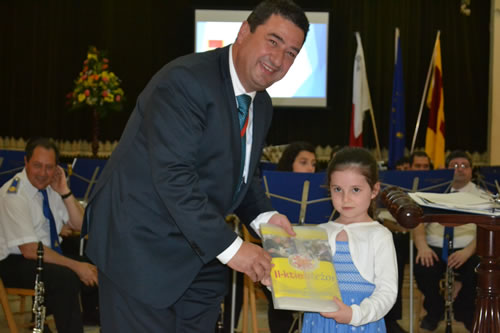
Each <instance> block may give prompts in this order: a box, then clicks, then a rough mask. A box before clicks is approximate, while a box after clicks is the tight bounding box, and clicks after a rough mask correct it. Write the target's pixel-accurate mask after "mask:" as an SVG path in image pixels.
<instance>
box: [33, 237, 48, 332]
mask: <svg viewBox="0 0 500 333" xmlns="http://www.w3.org/2000/svg"><path fill="white" fill-rule="evenodd" d="M36 253H37V264H36V277H35V299H34V301H33V313H34V315H35V326H34V327H33V333H43V324H44V322H45V305H44V298H43V297H44V296H43V295H44V294H45V287H44V285H43V281H42V272H43V244H42V242H38V250H37V252H36Z"/></svg>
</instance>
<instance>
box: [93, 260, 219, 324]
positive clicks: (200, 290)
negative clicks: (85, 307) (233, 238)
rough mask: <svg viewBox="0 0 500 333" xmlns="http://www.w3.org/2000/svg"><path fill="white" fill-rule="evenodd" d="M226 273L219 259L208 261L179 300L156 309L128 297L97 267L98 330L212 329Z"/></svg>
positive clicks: (217, 314) (217, 312)
mask: <svg viewBox="0 0 500 333" xmlns="http://www.w3.org/2000/svg"><path fill="white" fill-rule="evenodd" d="M226 273H227V271H226V269H225V267H223V266H222V264H221V263H220V262H218V261H215V260H214V261H212V262H211V263H209V264H207V265H205V267H204V268H203V269H202V271H201V272H200V273H199V274H198V276H197V277H196V278H195V280H194V281H193V282H192V284H191V286H190V287H189V288H188V289H187V290H186V291H185V292H184V294H183V295H182V296H181V298H180V299H179V300H177V301H176V302H175V303H174V304H172V305H171V306H169V307H166V308H162V309H158V308H154V307H152V306H151V305H149V304H145V303H143V302H141V301H139V300H138V299H136V298H134V297H132V296H131V295H130V294H129V293H128V292H127V291H125V290H123V289H121V288H120V287H119V286H117V285H116V284H115V282H114V281H112V280H110V279H109V278H107V277H106V275H104V274H103V273H102V272H101V271H99V303H100V310H101V329H102V332H103V333H115V332H120V333H127V332H130V333H136V332H155V333H156V332H158V333H159V332H166V333H167V332H168V333H193V332H196V333H213V332H214V327H215V324H216V322H217V317H218V316H219V313H220V304H221V303H222V300H223V298H224V293H225V290H226V283H225V281H226V279H225V274H226ZM173 274H174V272H173Z"/></svg>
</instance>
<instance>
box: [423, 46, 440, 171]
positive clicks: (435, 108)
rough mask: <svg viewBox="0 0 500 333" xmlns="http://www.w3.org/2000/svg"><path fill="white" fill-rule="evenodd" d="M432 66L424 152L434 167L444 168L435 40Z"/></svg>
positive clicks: (437, 49)
mask: <svg viewBox="0 0 500 333" xmlns="http://www.w3.org/2000/svg"><path fill="white" fill-rule="evenodd" d="M434 52H435V53H434V68H433V71H432V78H431V84H430V87H429V92H428V94H427V106H428V107H429V123H428V124H427V134H426V136H425V152H426V153H427V155H429V157H430V158H431V160H432V162H433V163H434V168H436V169H440V168H444V167H445V165H444V146H445V140H444V133H445V131H444V127H445V126H444V125H445V123H444V98H443V70H442V68H443V67H442V66H441V44H440V42H439V38H438V39H437V40H436V46H435V51H434Z"/></svg>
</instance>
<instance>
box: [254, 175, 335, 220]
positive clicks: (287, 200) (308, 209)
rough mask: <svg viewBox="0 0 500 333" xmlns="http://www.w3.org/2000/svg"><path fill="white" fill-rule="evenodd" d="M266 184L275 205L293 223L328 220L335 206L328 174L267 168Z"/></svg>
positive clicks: (265, 187) (267, 191) (264, 177)
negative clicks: (328, 184)
mask: <svg viewBox="0 0 500 333" xmlns="http://www.w3.org/2000/svg"><path fill="white" fill-rule="evenodd" d="M262 178H263V186H264V190H265V192H266V195H267V196H268V197H269V198H270V199H271V204H272V206H273V207H274V209H276V210H277V211H279V212H280V213H282V214H284V215H286V216H287V217H288V219H289V220H290V221H291V222H292V223H299V224H302V223H313V224H318V223H324V222H328V221H329V220H331V219H332V216H333V213H334V211H333V206H332V201H331V198H330V194H329V192H328V189H327V188H326V174H325V173H297V172H282V171H268V170H264V171H263V177H262Z"/></svg>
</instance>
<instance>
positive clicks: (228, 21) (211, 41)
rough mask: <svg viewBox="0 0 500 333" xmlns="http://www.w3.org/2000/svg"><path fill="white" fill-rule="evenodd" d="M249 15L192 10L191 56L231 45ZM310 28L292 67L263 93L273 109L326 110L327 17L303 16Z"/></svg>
mask: <svg viewBox="0 0 500 333" xmlns="http://www.w3.org/2000/svg"><path fill="white" fill-rule="evenodd" d="M249 14H250V12H249V11H233V10H196V12H195V22H196V27H195V28H196V29H195V31H196V36H195V52H204V51H208V50H211V49H214V48H219V47H224V46H227V45H229V44H232V43H233V42H234V40H235V39H236V36H237V35H238V31H239V29H240V27H241V22H243V21H244V20H246V18H247V17H248V15H249ZM306 15H307V17H308V19H309V22H310V28H309V32H308V34H307V38H306V42H305V44H304V46H303V47H302V49H301V51H300V53H299V54H298V56H297V58H296V59H295V61H294V63H293V65H292V67H291V68H290V70H289V71H288V73H287V74H286V76H285V77H284V78H283V79H282V80H281V81H278V82H276V83H275V84H273V85H272V86H271V87H270V88H268V89H267V91H268V92H269V94H270V95H271V97H272V99H273V105H280V106H315V107H324V106H326V75H327V58H328V57H327V55H328V13H319V12H307V13H306Z"/></svg>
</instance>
